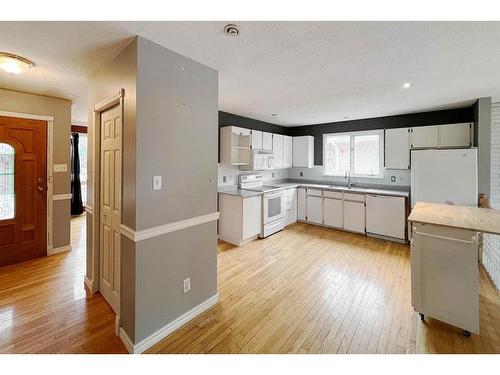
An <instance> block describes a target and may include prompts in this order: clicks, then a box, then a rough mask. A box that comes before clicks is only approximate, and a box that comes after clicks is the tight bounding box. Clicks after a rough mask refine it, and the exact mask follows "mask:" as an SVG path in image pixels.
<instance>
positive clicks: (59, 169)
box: [54, 164, 68, 172]
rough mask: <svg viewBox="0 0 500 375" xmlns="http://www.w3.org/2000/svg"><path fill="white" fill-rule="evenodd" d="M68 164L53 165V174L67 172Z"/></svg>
mask: <svg viewBox="0 0 500 375" xmlns="http://www.w3.org/2000/svg"><path fill="white" fill-rule="evenodd" d="M67 171H68V164H54V172H67Z"/></svg>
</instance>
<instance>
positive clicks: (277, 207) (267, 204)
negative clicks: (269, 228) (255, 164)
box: [262, 190, 283, 224]
mask: <svg viewBox="0 0 500 375" xmlns="http://www.w3.org/2000/svg"><path fill="white" fill-rule="evenodd" d="M262 199H263V206H264V207H263V211H264V212H263V213H264V220H263V221H264V224H269V223H272V222H273V221H276V220H280V219H282V218H283V191H281V190H280V191H276V192H271V193H265V194H264V197H263V198H262Z"/></svg>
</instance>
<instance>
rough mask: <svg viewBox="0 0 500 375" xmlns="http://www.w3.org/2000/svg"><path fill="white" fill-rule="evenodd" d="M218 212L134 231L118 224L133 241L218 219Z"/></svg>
mask: <svg viewBox="0 0 500 375" xmlns="http://www.w3.org/2000/svg"><path fill="white" fill-rule="evenodd" d="M219 215H220V214H219V212H212V213H210V214H207V215H201V216H195V217H192V218H190V219H186V220H180V221H175V222H173V223H168V224H164V225H159V226H157V227H151V228H146V229H141V230H139V231H135V230H133V229H131V228H129V227H127V226H126V225H125V224H121V225H120V229H121V233H122V234H123V235H124V236H125V237H127V238H129V239H131V240H132V241H134V242H138V241H142V240H147V239H149V238H153V237H158V236H161V235H164V234H167V233H171V232H176V231H179V230H181V229H186V228H190V227H194V226H196V225H200V224H205V223H209V222H211V221H215V220H218V219H219Z"/></svg>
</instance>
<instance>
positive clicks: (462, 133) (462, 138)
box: [439, 122, 472, 147]
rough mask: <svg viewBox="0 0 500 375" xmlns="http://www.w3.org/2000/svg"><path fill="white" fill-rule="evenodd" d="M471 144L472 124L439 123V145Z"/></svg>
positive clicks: (457, 145) (456, 145)
mask: <svg viewBox="0 0 500 375" xmlns="http://www.w3.org/2000/svg"><path fill="white" fill-rule="evenodd" d="M467 146H468V147H470V146H472V124H471V123H468V122H467V123H463V124H453V125H439V147H467Z"/></svg>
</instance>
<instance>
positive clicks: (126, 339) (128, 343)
mask: <svg viewBox="0 0 500 375" xmlns="http://www.w3.org/2000/svg"><path fill="white" fill-rule="evenodd" d="M119 337H120V340H122V343H123V345H125V349H127V352H129V353H131V354H134V344H133V343H132V340H130V338H129V337H128V335H127V333H126V332H125V331H124V330H123V328H121V327H120V335H119Z"/></svg>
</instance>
